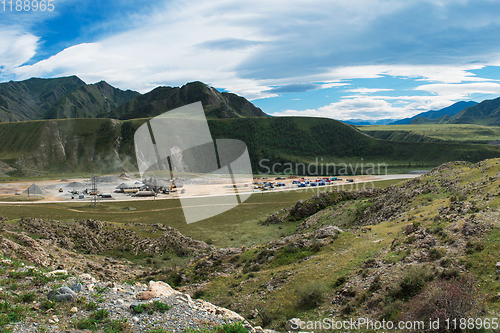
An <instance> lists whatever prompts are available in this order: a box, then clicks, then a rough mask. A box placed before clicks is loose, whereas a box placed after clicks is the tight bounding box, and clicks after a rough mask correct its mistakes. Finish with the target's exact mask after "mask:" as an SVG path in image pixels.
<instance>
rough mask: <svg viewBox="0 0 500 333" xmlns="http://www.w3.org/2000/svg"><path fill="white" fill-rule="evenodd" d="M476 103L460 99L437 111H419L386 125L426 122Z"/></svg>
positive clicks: (451, 114)
mask: <svg viewBox="0 0 500 333" xmlns="http://www.w3.org/2000/svg"><path fill="white" fill-rule="evenodd" d="M476 104H477V102H474V101H469V102H464V101H460V102H457V103H454V104H452V105H450V106H448V107H445V108H443V109H440V110H437V111H434V110H431V111H426V112H422V113H419V114H417V115H415V116H413V117H410V118H404V119H400V120H397V121H394V122H392V123H389V124H388V125H408V124H416V123H426V122H428V121H429V120H435V119H439V118H442V117H446V116H449V117H452V116H454V115H456V114H457V113H459V112H460V111H462V110H463V109H465V108H467V107H469V106H474V105H476ZM421 118H423V119H421Z"/></svg>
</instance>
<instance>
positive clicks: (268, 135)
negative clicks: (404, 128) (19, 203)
mask: <svg viewBox="0 0 500 333" xmlns="http://www.w3.org/2000/svg"><path fill="white" fill-rule="evenodd" d="M145 121H146V120H145V119H134V120H127V121H118V120H114V119H105V118H103V119H66V120H45V121H29V122H16V123H0V142H2V143H3V144H2V146H0V161H3V162H4V163H6V164H7V165H8V166H10V167H12V168H15V169H16V171H14V172H13V173H12V174H15V175H40V174H44V173H47V172H50V173H62V172H67V173H71V172H89V171H92V169H94V168H95V169H97V170H98V171H99V172H120V171H131V170H135V168H136V166H135V165H136V162H135V151H134V142H133V137H134V133H135V131H136V129H137V128H138V127H139V126H140V125H142V124H143V123H144V122H145ZM208 123H209V127H210V131H211V133H212V136H213V137H214V138H233V139H239V140H242V141H243V142H245V143H246V144H247V146H248V150H249V154H250V159H251V162H252V168H253V171H254V172H255V173H258V172H262V173H266V172H268V171H270V170H269V169H270V168H272V166H273V164H276V167H275V170H274V171H275V172H283V171H286V169H287V168H289V166H288V165H286V163H292V166H293V170H292V171H293V172H294V173H295V172H296V171H298V172H299V173H302V172H303V170H304V167H300V164H301V163H303V164H304V165H305V166H307V165H308V164H309V163H315V161H316V158H317V159H318V163H320V164H321V163H324V164H326V163H335V164H336V165H337V166H339V165H340V163H353V164H354V167H355V164H357V163H363V164H365V165H366V164H367V163H386V164H388V165H389V166H398V165H399V166H400V165H403V166H407V165H409V164H410V165H412V166H414V167H415V166H421V167H422V166H425V167H430V166H435V165H438V164H440V163H443V162H447V161H455V160H465V161H472V162H477V161H480V160H483V159H485V158H493V157H498V156H500V147H498V146H493V145H475V144H461V143H450V142H444V143H441V142H437V143H433V142H429V143H418V142H394V141H384V140H378V139H374V138H372V137H370V136H367V135H365V134H363V133H362V132H360V131H358V130H356V129H355V128H353V127H351V126H348V125H345V124H343V123H341V122H338V121H335V120H331V119H321V118H298V117H277V118H271V117H266V118H236V119H212V120H209V122H208ZM297 166H298V167H297ZM312 170H313V172H314V169H312ZM288 172H290V170H288ZM330 172H333V168H332V169H330ZM358 172H359V170H358Z"/></svg>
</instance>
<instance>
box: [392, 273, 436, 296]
mask: <svg viewBox="0 0 500 333" xmlns="http://www.w3.org/2000/svg"><path fill="white" fill-rule="evenodd" d="M432 279H433V276H432V275H431V274H430V273H429V270H428V269H427V268H424V267H416V266H410V267H409V268H408V269H406V271H405V272H404V274H403V277H402V278H401V280H399V282H398V283H397V284H396V285H394V286H393V287H392V289H391V291H390V295H391V296H392V297H393V298H395V299H403V300H407V299H410V298H411V297H413V296H415V295H416V294H418V293H419V292H420V290H422V288H423V287H424V285H425V284H426V283H427V282H428V281H431V280H432Z"/></svg>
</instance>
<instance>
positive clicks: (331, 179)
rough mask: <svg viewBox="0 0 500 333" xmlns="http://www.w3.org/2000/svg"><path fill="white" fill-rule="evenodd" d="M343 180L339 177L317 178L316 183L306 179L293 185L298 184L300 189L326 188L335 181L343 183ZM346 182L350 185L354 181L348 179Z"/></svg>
mask: <svg viewBox="0 0 500 333" xmlns="http://www.w3.org/2000/svg"><path fill="white" fill-rule="evenodd" d="M341 180H342V178H338V177H323V178H316V180H315V181H309V180H305V179H304V178H302V179H300V180H294V181H293V182H292V184H296V185H297V186H298V187H307V186H326V185H330V184H332V183H333V182H335V181H341ZM346 182H348V183H353V182H354V179H346Z"/></svg>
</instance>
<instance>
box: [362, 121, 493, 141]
mask: <svg viewBox="0 0 500 333" xmlns="http://www.w3.org/2000/svg"><path fill="white" fill-rule="evenodd" d="M358 128H359V130H361V131H362V132H366V133H368V134H370V135H372V136H374V137H377V138H382V137H386V136H387V135H388V134H389V133H391V132H404V133H408V134H416V135H417V136H422V137H428V138H433V139H438V140H444V141H458V142H481V143H487V142H489V141H494V140H500V127H498V126H482V125H472V124H422V125H373V126H359V127H358ZM395 137H398V136H395ZM399 137H401V136H399ZM407 138H411V136H407Z"/></svg>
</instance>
